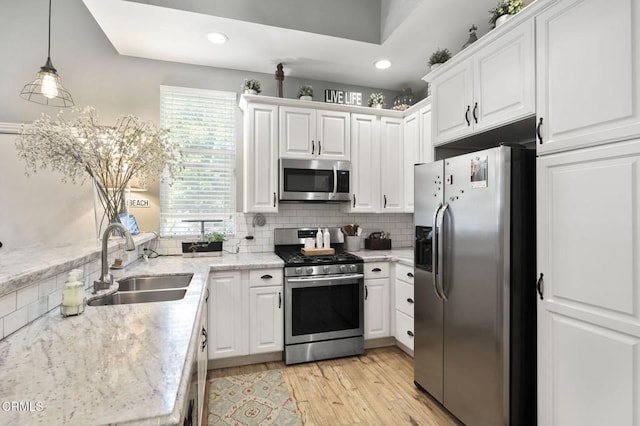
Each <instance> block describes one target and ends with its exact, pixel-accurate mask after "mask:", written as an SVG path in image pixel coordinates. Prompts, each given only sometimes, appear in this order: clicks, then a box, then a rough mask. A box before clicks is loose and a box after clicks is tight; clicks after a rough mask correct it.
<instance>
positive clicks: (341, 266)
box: [275, 228, 364, 365]
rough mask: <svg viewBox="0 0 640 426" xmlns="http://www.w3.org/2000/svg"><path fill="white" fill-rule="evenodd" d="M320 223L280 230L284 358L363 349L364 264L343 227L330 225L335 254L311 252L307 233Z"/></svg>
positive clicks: (330, 355)
mask: <svg viewBox="0 0 640 426" xmlns="http://www.w3.org/2000/svg"><path fill="white" fill-rule="evenodd" d="M316 232H317V229H311V228H279V229H276V230H275V252H276V254H277V255H278V256H280V257H281V258H282V260H284V262H285V266H284V276H285V281H284V306H285V310H284V344H285V346H284V348H285V349H284V362H285V364H287V365H289V364H297V363H301V362H308V361H315V360H321V359H329V358H337V357H341V356H350V355H358V354H362V353H363V352H364V274H363V271H364V266H363V261H362V259H361V258H360V257H358V256H356V255H353V254H351V253H348V252H345V251H344V250H343V243H344V237H343V235H342V232H341V231H340V229H339V228H329V233H330V235H331V241H332V243H331V247H332V248H334V249H335V254H332V255H322V256H306V255H303V254H302V252H301V249H302V247H303V246H304V240H305V238H314V239H315V235H316Z"/></svg>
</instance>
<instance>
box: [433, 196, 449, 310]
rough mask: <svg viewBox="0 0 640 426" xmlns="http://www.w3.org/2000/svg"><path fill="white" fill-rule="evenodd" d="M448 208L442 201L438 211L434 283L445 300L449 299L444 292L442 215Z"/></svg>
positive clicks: (447, 204)
mask: <svg viewBox="0 0 640 426" xmlns="http://www.w3.org/2000/svg"><path fill="white" fill-rule="evenodd" d="M448 208H449V203H444V205H443V206H442V208H441V209H440V211H439V212H438V275H437V281H436V284H437V289H438V292H439V293H440V297H441V298H442V300H444V301H445V302H446V301H447V300H449V299H447V295H446V294H444V215H445V213H446V211H447V209H448Z"/></svg>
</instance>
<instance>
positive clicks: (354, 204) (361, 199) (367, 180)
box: [349, 114, 380, 213]
mask: <svg viewBox="0 0 640 426" xmlns="http://www.w3.org/2000/svg"><path fill="white" fill-rule="evenodd" d="M351 158H352V159H353V161H352V162H351V197H352V200H351V203H350V204H349V206H350V207H349V211H351V212H365V213H377V212H379V211H380V120H379V119H378V118H377V117H376V116H375V115H368V114H352V115H351Z"/></svg>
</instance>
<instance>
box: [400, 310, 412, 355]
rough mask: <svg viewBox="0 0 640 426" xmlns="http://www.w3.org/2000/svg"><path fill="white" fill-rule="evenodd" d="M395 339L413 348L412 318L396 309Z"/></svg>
mask: <svg viewBox="0 0 640 426" xmlns="http://www.w3.org/2000/svg"><path fill="white" fill-rule="evenodd" d="M396 340H397V341H398V342H400V343H402V344H403V345H405V346H406V347H408V348H409V349H411V350H413V318H411V317H410V316H408V315H405V314H403V313H402V312H400V311H396Z"/></svg>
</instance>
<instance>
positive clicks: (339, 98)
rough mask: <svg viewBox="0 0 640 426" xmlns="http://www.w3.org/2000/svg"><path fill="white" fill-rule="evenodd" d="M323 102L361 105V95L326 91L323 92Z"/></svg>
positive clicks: (358, 93)
mask: <svg viewBox="0 0 640 426" xmlns="http://www.w3.org/2000/svg"><path fill="white" fill-rule="evenodd" d="M324 101H325V102H326V103H329V104H344V105H362V93H360V92H345V91H344V90H333V89H327V90H325V91H324Z"/></svg>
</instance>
